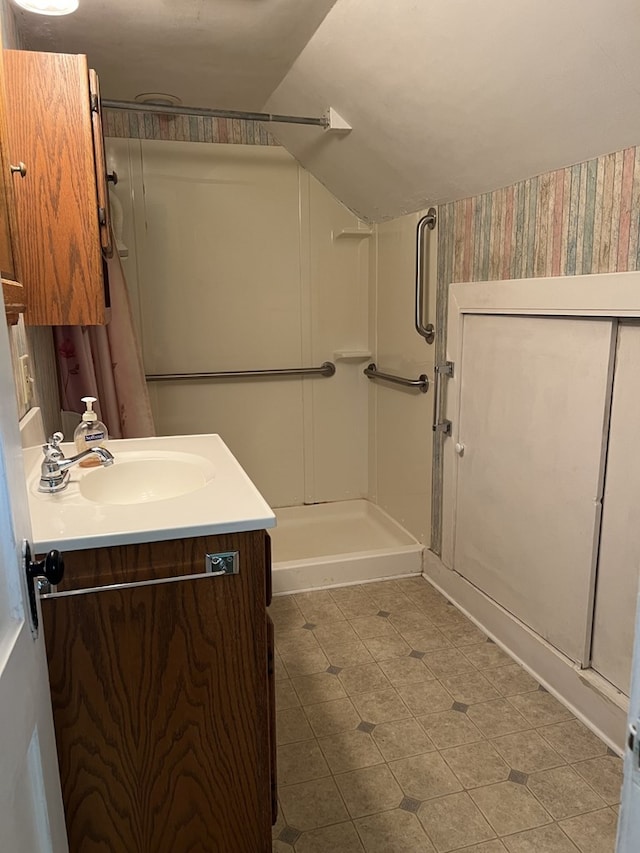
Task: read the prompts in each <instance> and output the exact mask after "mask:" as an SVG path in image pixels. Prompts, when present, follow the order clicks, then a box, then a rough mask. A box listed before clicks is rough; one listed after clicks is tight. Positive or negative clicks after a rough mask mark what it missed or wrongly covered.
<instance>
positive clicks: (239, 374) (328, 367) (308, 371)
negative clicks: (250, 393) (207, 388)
mask: <svg viewBox="0 0 640 853" xmlns="http://www.w3.org/2000/svg"><path fill="white" fill-rule="evenodd" d="M335 372H336V366H335V364H334V363H333V362H332V361H324V362H323V363H322V364H321V365H320V367H279V368H275V369H274V370H219V371H217V372H216V373H148V374H147V375H146V376H145V379H146V380H147V382H172V381H173V380H175V379H262V378H263V377H266V376H333V374H334V373H335Z"/></svg>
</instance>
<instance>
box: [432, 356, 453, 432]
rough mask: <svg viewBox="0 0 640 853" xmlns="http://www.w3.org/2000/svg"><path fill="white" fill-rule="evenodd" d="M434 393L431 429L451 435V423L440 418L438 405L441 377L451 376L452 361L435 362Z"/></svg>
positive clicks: (439, 401) (439, 405) (440, 395)
mask: <svg viewBox="0 0 640 853" xmlns="http://www.w3.org/2000/svg"><path fill="white" fill-rule="evenodd" d="M434 373H435V383H436V393H435V394H434V395H433V431H434V432H441V433H444V435H451V430H452V424H451V421H448V420H447V419H446V418H443V419H442V420H440V407H441V399H442V377H443V376H448V377H449V378H451V377H452V376H453V362H452V361H445V362H442V363H441V364H436V366H435V368H434Z"/></svg>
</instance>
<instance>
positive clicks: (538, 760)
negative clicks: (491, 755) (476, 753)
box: [491, 729, 564, 773]
mask: <svg viewBox="0 0 640 853" xmlns="http://www.w3.org/2000/svg"><path fill="white" fill-rule="evenodd" d="M491 743H492V744H493V745H494V746H495V748H496V749H497V750H498V752H499V753H500V755H501V756H502V757H503V758H504V760H505V761H506V762H507V764H508V765H509V767H512V768H513V769H514V770H520V771H521V772H522V773H536V772H537V771H539V770H549V769H550V768H551V767H558V766H559V765H560V764H564V759H563V758H562V756H561V755H560V754H559V753H557V752H556V751H555V749H553V748H552V747H550V746H549V744H548V743H547V742H546V741H545V740H544V738H541V737H540V735H539V734H538V732H537V731H534V730H533V729H529V730H528V731H525V732H516V733H515V734H512V735H502V737H497V738H493V739H492V741H491Z"/></svg>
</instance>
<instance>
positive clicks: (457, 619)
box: [424, 604, 473, 629]
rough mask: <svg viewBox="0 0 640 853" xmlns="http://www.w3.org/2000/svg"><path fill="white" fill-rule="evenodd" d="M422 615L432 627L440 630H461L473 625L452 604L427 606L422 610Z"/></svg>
mask: <svg viewBox="0 0 640 853" xmlns="http://www.w3.org/2000/svg"><path fill="white" fill-rule="evenodd" d="M424 613H425V614H426V616H427V617H428V618H429V619H430V620H431V621H432V622H433V624H434V625H436V626H437V627H438V628H442V629H446V628H463V627H466V626H467V625H472V624H473V623H472V622H470V621H469V620H468V619H467V618H466V616H463V615H462V613H460V611H459V610H457V609H456V608H455V607H454V605H453V604H444V605H441V604H439V605H436V606H428V607H425V608H424Z"/></svg>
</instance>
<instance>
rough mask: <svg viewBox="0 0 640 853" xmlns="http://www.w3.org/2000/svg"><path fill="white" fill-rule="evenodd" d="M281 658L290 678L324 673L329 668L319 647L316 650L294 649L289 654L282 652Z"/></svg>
mask: <svg viewBox="0 0 640 853" xmlns="http://www.w3.org/2000/svg"><path fill="white" fill-rule="evenodd" d="M281 657H282V660H283V662H284V665H285V666H286V668H287V672H288V673H289V675H290V676H291V677H293V676H294V675H313V673H314V672H324V670H325V669H326V668H327V667H328V666H329V661H328V660H327V658H326V656H325V654H324V652H323V651H322V649H321V648H320V646H318V647H317V649H309V650H306V649H296V650H293V651H290V652H282V653H281Z"/></svg>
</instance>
